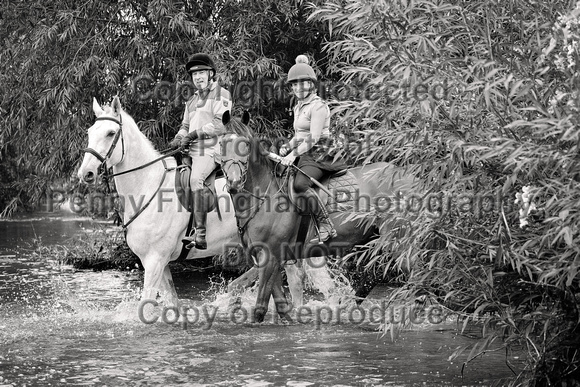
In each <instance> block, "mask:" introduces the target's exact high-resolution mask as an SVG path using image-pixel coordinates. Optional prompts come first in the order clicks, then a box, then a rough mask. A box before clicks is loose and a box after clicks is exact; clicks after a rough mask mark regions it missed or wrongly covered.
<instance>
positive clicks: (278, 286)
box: [272, 269, 293, 318]
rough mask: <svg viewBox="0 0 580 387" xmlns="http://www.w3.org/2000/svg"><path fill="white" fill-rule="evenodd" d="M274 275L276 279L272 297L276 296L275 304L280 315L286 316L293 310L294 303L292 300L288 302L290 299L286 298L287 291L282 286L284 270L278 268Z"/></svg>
mask: <svg viewBox="0 0 580 387" xmlns="http://www.w3.org/2000/svg"><path fill="white" fill-rule="evenodd" d="M273 277H274V278H275V281H274V284H273V286H272V297H273V298H274V304H275V305H276V312H278V315H279V316H280V317H282V318H285V317H287V315H288V313H290V311H291V310H292V308H293V304H292V302H288V299H286V293H284V289H283V288H282V272H281V271H280V270H279V269H278V270H277V271H276V273H274V275H273Z"/></svg>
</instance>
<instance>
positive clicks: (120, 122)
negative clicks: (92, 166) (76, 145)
mask: <svg viewBox="0 0 580 387" xmlns="http://www.w3.org/2000/svg"><path fill="white" fill-rule="evenodd" d="M95 121H112V122H114V123H116V124H117V125H119V130H117V132H116V133H115V137H114V138H113V142H112V143H111V146H110V147H109V150H108V151H107V154H106V155H105V156H103V155H101V154H100V153H99V152H97V151H96V150H94V149H93V148H88V147H87V148H85V149H84V150H83V151H84V153H90V154H92V155H93V156H95V157H96V158H97V160H99V161H100V162H101V165H100V166H99V169H102V170H103V171H104V172H103V175H104V176H105V178H108V177H110V176H109V173H108V168H107V160H108V159H109V158H110V157H111V155H112V154H113V152H114V151H115V147H116V146H117V142H119V138H120V139H121V152H122V153H121V161H123V159H124V158H125V140H124V138H123V119H122V118H121V116H120V115H119V119H116V118H114V117H97V119H96V120H95ZM121 161H120V162H121ZM113 176H114V175H113Z"/></svg>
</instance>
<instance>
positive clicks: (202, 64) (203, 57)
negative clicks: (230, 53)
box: [185, 53, 217, 76]
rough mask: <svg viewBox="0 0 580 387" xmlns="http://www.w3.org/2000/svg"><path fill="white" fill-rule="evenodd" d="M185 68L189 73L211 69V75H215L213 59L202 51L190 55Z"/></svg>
mask: <svg viewBox="0 0 580 387" xmlns="http://www.w3.org/2000/svg"><path fill="white" fill-rule="evenodd" d="M185 70H187V72H188V73H189V74H191V73H192V72H193V71H198V70H212V71H213V75H215V74H216V72H217V71H216V68H215V64H214V63H213V59H211V57H210V56H209V55H207V54H203V53H199V54H194V55H192V56H191V57H190V58H189V61H188V62H187V64H186V65H185ZM213 75H212V76H213Z"/></svg>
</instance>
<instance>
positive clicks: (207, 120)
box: [178, 81, 232, 156]
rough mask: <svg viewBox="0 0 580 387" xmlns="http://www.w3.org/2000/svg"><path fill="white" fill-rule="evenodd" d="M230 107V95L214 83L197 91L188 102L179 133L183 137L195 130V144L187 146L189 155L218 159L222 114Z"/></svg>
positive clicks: (223, 130)
mask: <svg viewBox="0 0 580 387" xmlns="http://www.w3.org/2000/svg"><path fill="white" fill-rule="evenodd" d="M231 106H232V98H231V95H230V92H229V91H228V90H227V89H225V88H223V87H221V86H220V85H219V84H218V83H217V82H216V81H212V82H210V84H209V86H208V88H207V89H206V90H202V91H199V90H198V91H197V92H196V93H195V94H194V95H193V97H191V98H190V99H189V100H188V101H187V103H186V104H185V110H184V112H183V121H182V122H181V128H180V129H179V132H178V134H180V135H182V136H185V135H187V134H188V133H191V132H193V131H194V130H195V131H197V135H198V139H197V141H194V142H193V143H191V145H190V146H189V154H190V155H192V156H194V155H208V156H216V155H217V156H219V154H220V148H219V147H220V140H221V136H222V135H223V134H224V133H225V131H226V130H225V127H224V125H223V123H222V115H223V114H224V112H226V111H227V110H230V109H231Z"/></svg>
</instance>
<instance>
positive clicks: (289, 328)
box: [0, 214, 521, 386]
mask: <svg viewBox="0 0 580 387" xmlns="http://www.w3.org/2000/svg"><path fill="white" fill-rule="evenodd" d="M91 227H94V226H93V225H92V222H91V221H90V220H88V219H80V218H75V217H74V216H73V215H66V214H65V215H60V216H55V215H50V214H49V215H47V214H40V215H38V216H35V217H30V216H29V217H25V218H18V219H15V220H7V221H0V386H53V385H63V386H64V385H73V386H157V385H159V386H173V385H188V386H310V385H312V386H415V385H416V386H441V385H444V386H471V385H478V386H491V385H497V386H500V385H505V384H506V380H507V379H508V378H510V377H513V376H514V374H513V373H512V371H511V370H510V368H508V366H507V365H506V355H505V352H490V353H488V354H486V355H484V356H482V357H480V358H478V359H476V360H474V361H472V362H470V363H469V364H468V365H467V366H465V369H464V370H463V374H462V365H463V364H462V362H463V361H464V360H465V356H463V357H460V358H459V359H455V360H449V356H450V355H451V354H452V353H453V351H454V350H455V349H456V348H457V347H459V346H463V345H468V344H473V343H474V342H475V341H474V339H472V338H470V337H469V336H467V335H462V334H459V332H458V331H457V329H456V328H457V327H456V325H455V324H454V323H453V322H449V321H445V322H442V323H437V324H431V323H429V322H428V321H425V322H424V323H423V324H418V325H417V326H415V327H412V328H411V329H408V330H405V331H403V332H401V333H400V334H399V335H398V336H397V337H396V338H395V339H394V340H393V339H391V337H390V335H389V334H386V335H384V334H382V333H381V332H379V331H378V330H377V324H372V323H370V322H368V323H367V322H363V323H359V322H358V320H357V316H359V317H360V313H361V310H358V311H357V313H359V314H358V315H357V314H356V313H354V314H353V313H350V312H348V310H347V309H344V310H340V309H338V306H333V305H326V304H325V302H324V300H321V297H320V295H317V294H316V293H315V292H311V293H309V294H307V296H306V300H307V301H308V303H307V307H308V308H309V309H307V308H306V309H304V310H305V311H308V310H310V311H311V315H310V316H306V317H308V318H303V319H301V320H300V322H298V321H297V320H295V321H293V322H290V323H288V322H280V321H278V320H277V319H276V318H275V317H274V316H273V315H271V314H268V315H267V318H266V322H265V323H262V324H255V323H252V322H251V321H250V319H249V318H247V316H246V315H245V314H244V311H246V310H250V309H251V306H252V305H253V302H254V294H253V293H252V290H248V291H247V293H244V294H243V295H242V297H241V298H240V303H239V304H237V305H238V306H241V308H238V309H237V311H236V310H235V309H232V304H231V302H232V300H231V299H230V297H229V296H228V295H227V294H226V293H225V291H224V286H223V284H220V283H219V282H216V281H215V279H214V280H213V281H210V280H209V279H208V278H207V275H205V274H203V273H199V272H193V273H191V272H188V273H180V274H176V275H174V279H175V283H176V287H177V292H178V294H179V296H180V299H181V300H182V301H183V303H184V305H186V306H188V307H189V311H188V314H187V316H186V320H184V319H183V318H182V319H181V320H179V321H177V322H175V323H174V317H175V316H174V315H172V314H171V312H170V311H165V312H167V313H165V312H164V310H163V309H161V307H156V308H154V307H153V305H151V304H150V305H148V307H149V310H148V311H149V314H144V315H143V316H142V317H143V318H140V317H139V315H138V311H139V309H140V306H143V304H140V303H139V293H140V287H141V286H142V281H143V279H142V273H141V272H140V271H138V270H134V271H132V272H130V271H127V272H120V271H114V270H109V271H101V272H95V271H91V270H82V271H81V270H76V269H74V268H72V267H71V266H67V265H60V264H59V263H58V262H57V261H56V260H55V257H51V256H47V255H46V253H43V249H39V248H38V246H39V245H42V246H49V245H56V244H59V245H65V246H66V243H67V241H69V240H70V238H73V237H74V236H75V235H77V234H79V233H81V232H85V231H86V230H89V229H90V228H91ZM383 295H384V293H383ZM380 305H381V291H380V289H379V290H377V291H374V292H373V293H372V294H371V299H370V300H368V301H365V302H364V303H363V304H362V313H365V312H367V313H371V310H372V308H375V310H376V308H377V307H378V306H380ZM333 312H334V315H333ZM351 312H352V311H351ZM143 320H145V321H146V322H152V321H153V320H156V321H155V322H152V323H150V324H146V323H144V322H143ZM164 320H165V321H164ZM508 360H509V361H510V362H511V363H513V364H518V362H520V366H521V359H519V358H518V357H517V356H513V355H510V358H509V359H508ZM512 366H513V365H512ZM516 371H517V369H516Z"/></svg>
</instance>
